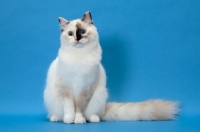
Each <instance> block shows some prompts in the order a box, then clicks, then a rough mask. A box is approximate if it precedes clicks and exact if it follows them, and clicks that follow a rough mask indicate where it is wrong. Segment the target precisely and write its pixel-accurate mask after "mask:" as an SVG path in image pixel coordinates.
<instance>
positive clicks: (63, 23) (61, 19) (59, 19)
mask: <svg viewBox="0 0 200 132" xmlns="http://www.w3.org/2000/svg"><path fill="white" fill-rule="evenodd" d="M58 21H59V23H60V27H61V30H62V31H63V30H64V28H65V26H66V25H68V24H69V21H67V20H66V19H65V18H62V17H58Z"/></svg>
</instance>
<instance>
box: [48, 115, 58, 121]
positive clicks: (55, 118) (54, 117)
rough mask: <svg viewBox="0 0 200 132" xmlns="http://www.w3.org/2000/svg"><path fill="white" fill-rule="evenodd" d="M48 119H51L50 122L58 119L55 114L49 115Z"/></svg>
mask: <svg viewBox="0 0 200 132" xmlns="http://www.w3.org/2000/svg"><path fill="white" fill-rule="evenodd" d="M50 121H51V122H58V121H59V120H58V117H57V116H56V115H52V116H51V117H50Z"/></svg>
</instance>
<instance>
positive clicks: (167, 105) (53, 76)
mask: <svg viewBox="0 0 200 132" xmlns="http://www.w3.org/2000/svg"><path fill="white" fill-rule="evenodd" d="M59 23H60V26H61V36H60V40H61V46H60V49H59V52H58V56H57V58H56V59H55V60H54V61H53V62H52V64H51V66H50V68H49V71H48V75H47V84H46V89H45V90H44V102H45V105H46V108H47V111H48V117H49V119H50V121H53V122H56V121H63V122H64V123H68V124H70V123H76V124H83V123H86V121H89V122H99V121H100V120H133V121H135V120H168V119H174V118H175V114H177V113H178V110H179V109H178V104H177V103H176V102H172V101H164V100H150V101H145V102H139V103H106V100H107V98H108V93H107V90H106V74H105V71H104V68H103V66H102V64H101V54H102V51H101V47H100V45H99V38H98V33H97V30H96V27H95V26H94V24H93V22H92V16H91V14H90V12H86V13H85V14H84V16H83V18H82V19H77V20H73V21H67V20H65V19H64V18H62V17H59Z"/></svg>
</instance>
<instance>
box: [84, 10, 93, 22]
mask: <svg viewBox="0 0 200 132" xmlns="http://www.w3.org/2000/svg"><path fill="white" fill-rule="evenodd" d="M81 20H82V21H83V22H86V23H90V24H93V22H92V15H91V13H90V12H89V11H87V12H86V13H85V14H84V16H83V18H82V19H81Z"/></svg>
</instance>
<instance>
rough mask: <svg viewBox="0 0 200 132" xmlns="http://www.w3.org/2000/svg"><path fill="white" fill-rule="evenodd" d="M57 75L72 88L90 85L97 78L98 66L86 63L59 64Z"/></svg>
mask: <svg viewBox="0 0 200 132" xmlns="http://www.w3.org/2000/svg"><path fill="white" fill-rule="evenodd" d="M57 68H58V74H59V76H60V78H62V80H64V81H65V82H66V83H67V84H70V85H71V86H73V88H79V87H86V86H89V85H92V84H93V83H94V82H95V79H96V78H97V76H98V72H99V65H98V64H90V63H89V64H88V63H72V62H66V61H65V62H59V65H58V67H57Z"/></svg>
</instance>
